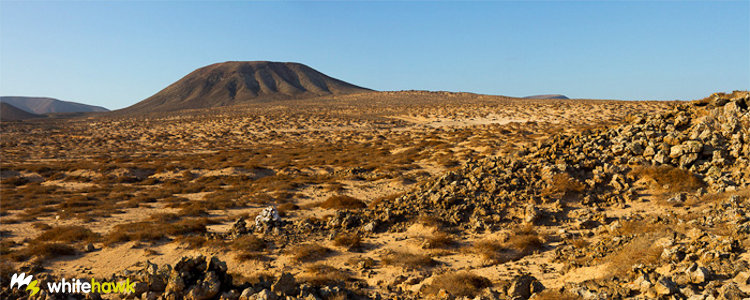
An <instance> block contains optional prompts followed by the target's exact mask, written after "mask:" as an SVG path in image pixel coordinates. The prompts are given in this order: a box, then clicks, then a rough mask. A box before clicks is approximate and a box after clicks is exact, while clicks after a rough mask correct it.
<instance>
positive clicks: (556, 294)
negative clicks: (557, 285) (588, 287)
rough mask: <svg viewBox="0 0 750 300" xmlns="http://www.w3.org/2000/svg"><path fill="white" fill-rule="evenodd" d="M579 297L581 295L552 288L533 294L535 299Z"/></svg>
mask: <svg viewBox="0 0 750 300" xmlns="http://www.w3.org/2000/svg"><path fill="white" fill-rule="evenodd" d="M580 298H581V297H580V296H578V295H576V294H573V293H570V292H561V291H558V290H553V289H546V290H543V291H541V292H539V293H537V294H535V296H534V299H535V300H577V299H580Z"/></svg>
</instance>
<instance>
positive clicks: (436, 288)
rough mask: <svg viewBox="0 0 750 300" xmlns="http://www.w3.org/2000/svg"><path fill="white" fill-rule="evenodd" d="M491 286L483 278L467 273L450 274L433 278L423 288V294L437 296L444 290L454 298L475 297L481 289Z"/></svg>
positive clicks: (488, 281)
mask: <svg viewBox="0 0 750 300" xmlns="http://www.w3.org/2000/svg"><path fill="white" fill-rule="evenodd" d="M491 286H492V282H491V281H490V280H489V279H487V278H485V277H482V276H479V275H476V274H473V273H469V272H458V273H453V272H451V273H445V274H442V275H439V276H437V277H435V280H433V281H432V283H431V284H429V285H427V286H425V287H424V292H425V293H427V294H430V295H437V294H438V292H440V290H443V289H444V290H446V291H448V292H449V293H450V294H451V295H453V296H456V297H476V296H477V295H479V293H480V292H481V291H482V289H484V288H487V287H491Z"/></svg>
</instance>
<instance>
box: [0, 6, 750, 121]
mask: <svg viewBox="0 0 750 300" xmlns="http://www.w3.org/2000/svg"><path fill="white" fill-rule="evenodd" d="M749 19H750V1H733V2H716V1H705V2H703V1H692V2H685V1H663V2H644V1H641V2H629V1H628V2H626V1H614V2H613V1H598V2H597V1H578V2H540V1H532V2H511V1H498V2H445V1H442V2H354V3H351V2H275V1H274V2H252V3H248V2H239V1H237V2H227V1H221V2H215V1H214V2H209V1H206V2H165V1H154V2H148V1H146V2H131V1H114V2H112V1H101V2H99V1H97V2H79V1H76V2H64V1H63V2H8V1H2V2H0V95H6V96H9V95H25V96H49V97H55V98H59V99H64V100H70V101H77V102H83V103H88V104H95V105H102V106H105V107H107V108H110V109H116V108H122V107H125V106H128V105H131V104H133V103H136V102H138V101H140V100H143V99H145V98H147V97H149V96H150V95H152V94H154V93H156V92H158V91H159V90H161V89H162V88H164V87H166V86H167V85H169V84H170V83H172V82H174V81H176V80H178V79H179V78H181V77H182V76H184V75H186V74H187V73H189V72H190V71H192V70H194V69H196V68H198V67H201V66H204V65H208V64H211V63H215V62H222V61H228V60H272V61H294V62H301V63H304V64H307V65H309V66H311V67H313V68H315V69H317V70H319V71H321V72H323V73H326V74H328V75H330V76H333V77H337V78H339V79H342V80H345V81H348V82H351V83H354V84H358V85H361V86H365V87H369V88H372V89H376V90H404V89H425V90H447V91H466V92H475V93H485V94H500V95H510V96H526V95H531V94H545V93H560V94H565V95H568V96H569V97H576V98H605V99H696V98H702V97H705V96H707V95H709V94H710V93H712V92H715V91H732V90H736V89H750V21H749Z"/></svg>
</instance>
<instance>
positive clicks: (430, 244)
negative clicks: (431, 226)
mask: <svg viewBox="0 0 750 300" xmlns="http://www.w3.org/2000/svg"><path fill="white" fill-rule="evenodd" d="M422 239H423V240H424V241H423V242H422V248H425V249H444V248H448V247H451V246H454V245H456V238H455V237H454V236H453V235H451V234H448V233H445V232H442V231H437V232H435V233H433V234H431V235H427V236H423V237H422Z"/></svg>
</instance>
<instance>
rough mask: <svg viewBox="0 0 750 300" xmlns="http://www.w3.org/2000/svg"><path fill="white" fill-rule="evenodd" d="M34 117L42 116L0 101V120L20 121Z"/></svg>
mask: <svg viewBox="0 0 750 300" xmlns="http://www.w3.org/2000/svg"><path fill="white" fill-rule="evenodd" d="M34 118H44V116H40V115H37V114H32V113H30V112H27V111H25V110H23V109H20V108H18V107H15V106H13V105H10V104H8V103H5V102H0V121H20V120H26V119H34Z"/></svg>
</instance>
